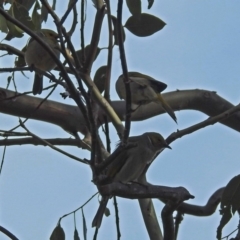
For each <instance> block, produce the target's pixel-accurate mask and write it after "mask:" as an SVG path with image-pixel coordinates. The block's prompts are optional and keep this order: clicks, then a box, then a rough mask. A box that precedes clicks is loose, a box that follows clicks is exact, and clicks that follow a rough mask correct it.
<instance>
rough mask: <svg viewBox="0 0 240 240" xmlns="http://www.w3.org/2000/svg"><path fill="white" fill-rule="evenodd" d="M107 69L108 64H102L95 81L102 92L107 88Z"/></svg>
mask: <svg viewBox="0 0 240 240" xmlns="http://www.w3.org/2000/svg"><path fill="white" fill-rule="evenodd" d="M106 70H107V66H101V67H100V68H99V69H98V70H97V71H96V73H95V76H94V79H93V82H94V83H95V85H96V86H97V88H98V90H99V92H100V93H103V91H104V90H105V82H106Z"/></svg>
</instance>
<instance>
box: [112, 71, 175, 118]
mask: <svg viewBox="0 0 240 240" xmlns="http://www.w3.org/2000/svg"><path fill="white" fill-rule="evenodd" d="M128 77H129V81H130V84H129V85H130V90H131V100H132V103H133V104H137V105H143V104H148V103H151V102H159V103H161V104H162V107H163V108H164V110H165V111H166V112H167V113H168V114H169V115H170V117H171V118H172V119H173V120H174V121H175V122H177V118H176V115H175V114H174V112H173V110H172V108H171V107H170V106H169V105H168V104H167V103H166V101H165V100H164V99H163V97H162V95H161V92H162V91H163V90H164V89H165V88H166V87H167V85H166V84H165V83H162V82H160V81H157V80H155V79H154V78H151V77H150V76H147V75H144V74H141V73H138V72H129V73H128ZM116 91H117V94H118V96H119V97H120V99H124V100H126V89H125V84H124V79H123V75H121V76H119V78H118V80H117V82H116Z"/></svg>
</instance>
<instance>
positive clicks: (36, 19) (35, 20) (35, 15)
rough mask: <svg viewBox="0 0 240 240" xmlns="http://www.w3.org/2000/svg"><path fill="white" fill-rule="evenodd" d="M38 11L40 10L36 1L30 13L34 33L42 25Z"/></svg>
mask: <svg viewBox="0 0 240 240" xmlns="http://www.w3.org/2000/svg"><path fill="white" fill-rule="evenodd" d="M39 9H40V5H39V3H38V1H36V4H35V6H34V8H33V12H32V21H33V24H34V26H35V28H34V29H35V31H37V30H39V29H41V25H42V22H41V16H40V14H39V13H38V10H39Z"/></svg>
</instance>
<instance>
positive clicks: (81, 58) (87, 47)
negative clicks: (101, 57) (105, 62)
mask: <svg viewBox="0 0 240 240" xmlns="http://www.w3.org/2000/svg"><path fill="white" fill-rule="evenodd" d="M89 50H90V45H87V46H86V47H85V49H84V54H85V61H86V59H87V56H88V54H89ZM100 51H101V49H100V48H97V52H96V55H95V59H94V60H96V58H97V56H98V54H99V53H100ZM76 54H77V56H78V59H79V61H80V62H81V63H82V60H83V51H82V49H81V50H78V51H76Z"/></svg>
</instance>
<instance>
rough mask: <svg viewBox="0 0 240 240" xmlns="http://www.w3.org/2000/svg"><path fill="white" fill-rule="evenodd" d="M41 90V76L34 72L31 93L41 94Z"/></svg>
mask: <svg viewBox="0 0 240 240" xmlns="http://www.w3.org/2000/svg"><path fill="white" fill-rule="evenodd" d="M42 90H43V76H42V75H39V74H37V73H35V77H34V83H33V89H32V92H33V95H36V94H41V93H42Z"/></svg>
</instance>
